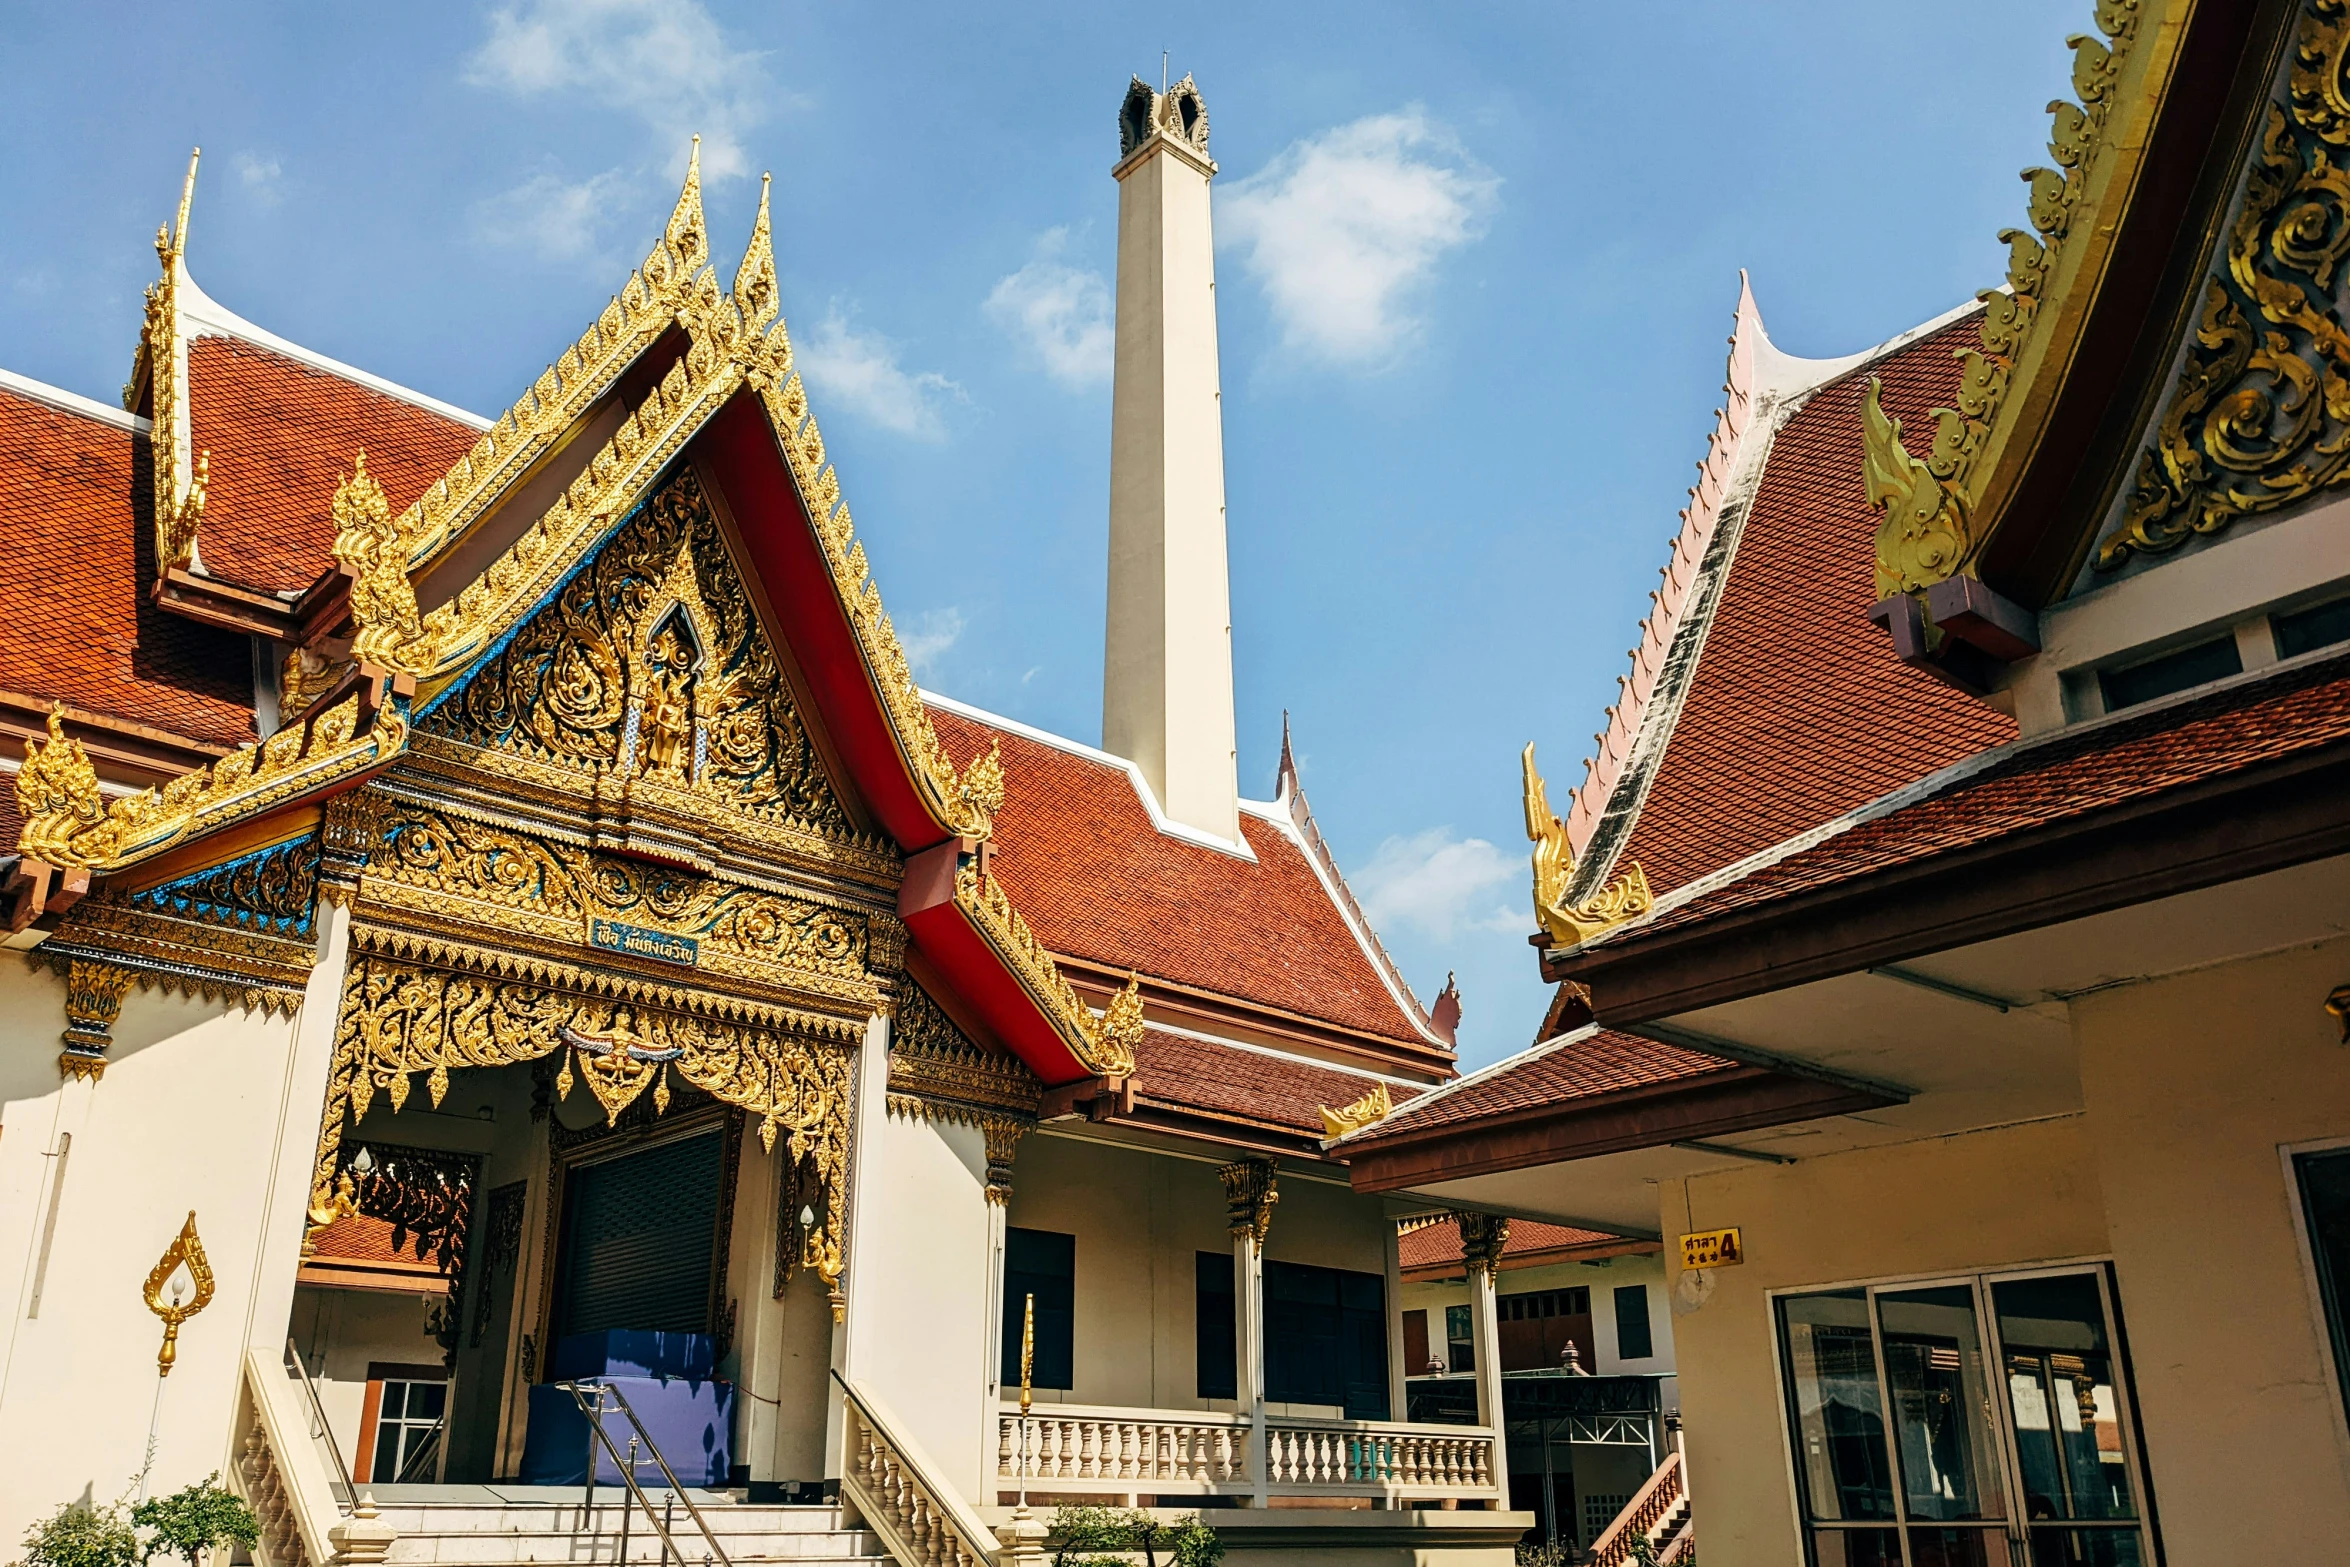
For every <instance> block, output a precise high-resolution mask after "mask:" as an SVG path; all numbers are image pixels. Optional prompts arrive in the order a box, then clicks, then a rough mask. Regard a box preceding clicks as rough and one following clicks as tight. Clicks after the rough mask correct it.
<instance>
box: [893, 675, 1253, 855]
mask: <svg viewBox="0 0 2350 1567" xmlns="http://www.w3.org/2000/svg"><path fill="white" fill-rule="evenodd" d="M917 694H918V695H920V697H921V698H922V700H923V701H925V702H927V703H930V704H932V705H933V706H937V707H943V708H945V709H946V710H947V711H948V712H950V713H954V714H958V715H960V716H961V717H964V718H968V719H970V720H971V721H972V722H973V723H975V724H985V725H987V726H988V727H989V728H990V729H1000V730H1002V731H1003V732H1004V733H1006V734H1014V735H1018V736H1020V738H1022V739H1023V740H1033V741H1035V742H1036V743H1037V744H1038V745H1049V746H1051V747H1052V748H1053V749H1054V750H1056V751H1060V752H1062V753H1064V754H1066V755H1069V756H1074V757H1077V758H1078V759H1080V760H1081V761H1087V762H1091V763H1093V764H1094V765H1096V766H1098V767H1106V768H1110V769H1112V770H1114V771H1117V772H1122V773H1124V774H1125V775H1126V778H1127V781H1128V782H1129V783H1131V784H1132V785H1133V786H1134V794H1135V798H1136V799H1138V800H1140V801H1141V802H1142V807H1143V809H1144V810H1145V811H1147V812H1148V813H1149V814H1150V819H1151V825H1152V826H1153V827H1155V828H1157V829H1158V831H1159V835H1160V836H1161V837H1165V838H1173V839H1176V840H1177V841H1179V842H1182V843H1188V844H1191V845H1192V846H1193V847H1195V848H1201V849H1213V850H1215V851H1216V852H1217V853H1218V854H1229V855H1231V856H1232V857H1233V858H1235V859H1241V860H1254V859H1255V858H1256V857H1257V855H1256V851H1255V850H1254V849H1252V848H1250V847H1249V846H1248V839H1247V838H1246V837H1243V838H1242V839H1241V841H1240V842H1238V843H1228V842H1226V841H1225V840H1224V839H1222V838H1219V837H1217V836H1216V835H1215V834H1214V833H1209V832H1202V831H1200V830H1199V829H1198V828H1196V827H1192V826H1189V825H1187V824H1185V823H1183V822H1179V821H1177V820H1175V818H1173V817H1172V816H1169V815H1168V814H1167V813H1166V812H1165V811H1164V810H1162V809H1160V807H1159V799H1158V796H1157V795H1155V794H1153V793H1152V792H1151V786H1150V780H1149V779H1147V778H1145V777H1144V776H1143V774H1142V769H1141V768H1140V767H1138V766H1136V765H1135V764H1134V763H1133V762H1131V761H1129V760H1128V759H1127V758H1125V757H1123V756H1118V755H1114V754H1113V753H1111V752H1108V751H1105V750H1103V749H1102V748H1101V747H1099V746H1093V745H1087V744H1086V743H1085V742H1084V741H1082V740H1072V739H1070V738H1069V737H1068V736H1067V735H1057V734H1054V733H1053V732H1052V731H1051V730H1049V729H1039V728H1037V727H1036V726H1035V725H1034V724H1024V723H1022V722H1020V720H1018V719H1017V718H1006V717H1005V716H1004V715H1003V714H1001V713H993V712H990V711H988V710H987V709H986V708H984V707H974V706H973V705H972V704H971V703H969V702H963V701H958V700H956V699H955V698H954V697H951V696H946V695H943V694H941V693H939V692H936V691H932V690H930V689H928V688H927V687H925V688H923V689H922V690H921V691H920V692H918V693H917ZM1240 808H1241V809H1242V810H1243V811H1245V812H1247V813H1248V814H1250V815H1252V816H1257V817H1261V818H1263V819H1264V820H1267V821H1276V820H1278V819H1279V815H1280V813H1281V811H1282V807H1281V806H1280V805H1279V804H1278V803H1277V802H1273V801H1265V800H1243V801H1241V802H1240Z"/></svg>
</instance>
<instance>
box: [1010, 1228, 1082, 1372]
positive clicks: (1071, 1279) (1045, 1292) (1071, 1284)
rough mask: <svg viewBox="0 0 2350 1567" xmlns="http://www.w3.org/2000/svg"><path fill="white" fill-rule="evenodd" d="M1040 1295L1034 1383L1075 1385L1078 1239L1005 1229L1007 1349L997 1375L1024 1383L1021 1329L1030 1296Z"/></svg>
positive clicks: (1037, 1313)
mask: <svg viewBox="0 0 2350 1567" xmlns="http://www.w3.org/2000/svg"><path fill="white" fill-rule="evenodd" d="M1031 1295H1033V1296H1035V1297H1036V1353H1035V1356H1034V1360H1033V1362H1032V1375H1031V1376H1030V1378H1029V1380H1030V1383H1031V1385H1033V1386H1036V1387H1050V1388H1060V1389H1063V1390H1067V1389H1069V1388H1072V1387H1075V1386H1076V1385H1077V1377H1076V1360H1077V1354H1076V1348H1077V1237H1076V1236H1074V1235H1062V1234H1058V1233H1056V1232H1054V1231H1051V1230H1017V1229H1007V1230H1005V1231H1004V1353H1003V1364H1002V1365H1001V1367H999V1368H998V1374H999V1375H1000V1376H1001V1377H1002V1378H1003V1385H1004V1386H1005V1387H1010V1388H1016V1387H1018V1386H1019V1385H1020V1332H1021V1323H1022V1319H1023V1316H1024V1314H1025V1312H1026V1310H1027V1306H1028V1297H1029V1296H1031Z"/></svg>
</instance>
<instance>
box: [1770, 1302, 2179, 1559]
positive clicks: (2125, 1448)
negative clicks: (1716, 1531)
mask: <svg viewBox="0 0 2350 1567" xmlns="http://www.w3.org/2000/svg"><path fill="white" fill-rule="evenodd" d="M2082 1277H2089V1278H2094V1279H2095V1280H2096V1281H2097V1297H2098V1305H2099V1308H2100V1309H2101V1311H2102V1312H2103V1314H2104V1319H2105V1322H2104V1326H2105V1341H2106V1343H2107V1344H2108V1345H2109V1346H2111V1354H2112V1359H2113V1376H2114V1394H2115V1405H2116V1414H2117V1415H2118V1417H2119V1423H2120V1426H2121V1442H2122V1458H2123V1461H2124V1463H2125V1464H2126V1465H2127V1466H2128V1474H2129V1481H2130V1495H2131V1499H2132V1501H2133V1503H2134V1504H2135V1506H2136V1508H2137V1518H2136V1520H2135V1524H2134V1528H2133V1526H2131V1525H2123V1524H2118V1523H2115V1524H2091V1525H2088V1527H2090V1528H2094V1529H2097V1530H2098V1531H2099V1532H2110V1533H2116V1534H2119V1533H2125V1532H2135V1533H2136V1534H2137V1536H2138V1543H2139V1551H2140V1555H2141V1560H2142V1561H2143V1562H2144V1563H2145V1564H2146V1567H2158V1564H2160V1563H2161V1562H2162V1560H2163V1556H2162V1544H2161V1539H2160V1536H2159V1535H2158V1533H2157V1532H2156V1527H2155V1511H2154V1499H2153V1496H2152V1494H2151V1492H2150V1491H2149V1489H2148V1486H2147V1481H2146V1465H2145V1462H2144V1448H2143V1445H2142V1442H2141V1438H2140V1435H2139V1431H2138V1401H2137V1393H2136V1389H2135V1386H2134V1383H2135V1380H2136V1379H2135V1378H2134V1377H2133V1376H2132V1374H2131V1371H2130V1363H2129V1347H2128V1344H2127V1342H2126V1341H2125V1340H2124V1339H2123V1337H2122V1331H2121V1312H2120V1308H2119V1305H2118V1295H2119V1291H2118V1289H2117V1287H2116V1283H2115V1279H2114V1275H2113V1264H2112V1262H2111V1261H2110V1260H2108V1259H2102V1258H2099V1259H2090V1260H2086V1261H2081V1262H2066V1263H2050V1264H2046V1265H2043V1266H2039V1267H2029V1268H2000V1269H1987V1270H1984V1271H1982V1272H1976V1273H1957V1274H1923V1275H1918V1276H1916V1277H1911V1278H1898V1279H1872V1280H1868V1281H1864V1282H1851V1283H1840V1284H1816V1285H1806V1286H1802V1287H1791V1288H1783V1289H1775V1290H1771V1291H1769V1292H1768V1293H1767V1294H1766V1295H1765V1297H1764V1298H1765V1300H1766V1301H1767V1302H1768V1304H1769V1307H1770V1314H1771V1368H1772V1373H1773V1380H1774V1382H1775V1383H1776V1384H1777V1386H1778V1389H1779V1430H1780V1440H1781V1442H1782V1443H1783V1444H1784V1445H1785V1447H1786V1453H1787V1471H1786V1472H1787V1478H1788V1484H1789V1493H1788V1496H1789V1500H1790V1501H1791V1502H1792V1503H1793V1504H1794V1510H1795V1525H1796V1531H1797V1533H1798V1535H1799V1536H1800V1537H1801V1539H1802V1542H1803V1552H1804V1560H1805V1562H1806V1563H1807V1564H1811V1567H1817V1563H1818V1559H1819V1558H1818V1555H1817V1552H1816V1551H1815V1549H1814V1547H1813V1543H1812V1541H1813V1536H1814V1535H1815V1534H1820V1533H1834V1534H1846V1533H1850V1534H1866V1533H1871V1532H1875V1533H1880V1534H1881V1533H1882V1532H1883V1531H1885V1530H1887V1529H1891V1530H1892V1531H1893V1534H1894V1539H1895V1541H1896V1542H1897V1543H1898V1544H1899V1546H1900V1548H1901V1556H1900V1561H1901V1563H1902V1567H1914V1559H1913V1555H1912V1549H1911V1544H1910V1531H1911V1530H1912V1529H1913V1528H1925V1529H1932V1528H1948V1529H1971V1530H1974V1531H1977V1532H1979V1533H1982V1534H1985V1535H1996V1536H1999V1537H2000V1538H2001V1539H2003V1540H2004V1541H2005V1542H2006V1545H2007V1550H2008V1556H2009V1561H2010V1563H2011V1564H2012V1567H2029V1563H2030V1561H2031V1522H2030V1520H2028V1519H2026V1518H2024V1517H2022V1516H2021V1510H2022V1509H2021V1501H2022V1498H2023V1495H2024V1484H2023V1471H2022V1444H2021V1442H2020V1441H2019V1440H2018V1437H2017V1434H2016V1426H2015V1409H2014V1400H2013V1396H2012V1394H2011V1393H2010V1392H2009V1390H2008V1385H2007V1355H2008V1351H2007V1343H2006V1340H2005V1339H2004V1338H2003V1337H2002V1336H2001V1335H2000V1333H1999V1322H1998V1312H1997V1310H1996V1308H1995V1306H1994V1305H1993V1302H1992V1296H1991V1290H1992V1286H1994V1285H1998V1284H2007V1283H2013V1282H2016V1281H2019V1280H2027V1279H2048V1278H2082ZM1959 1288H1963V1289H1965V1290H1967V1291H1968V1292H1969V1294H1970V1295H1971V1296H1972V1298H1973V1301H1974V1308H1975V1331H1976V1335H1977V1342H1978V1343H1979V1344H1981V1345H1982V1346H1983V1352H1984V1358H1985V1365H1984V1375H1985V1377H1986V1378H1987V1379H1988V1380H1989V1381H1990V1383H1991V1385H1992V1387H1993V1390H1994V1394H1995V1396H1994V1397H1992V1399H1991V1401H1990V1404H1991V1408H1990V1412H1989V1413H1990V1419H1991V1422H1992V1435H1993V1438H1994V1442H1995V1445H1996V1447H1997V1449H1998V1454H1999V1483H2000V1487H2001V1490H2002V1492H2003V1493H2004V1496H2003V1500H2004V1502H2005V1510H2006V1513H2007V1516H2006V1518H2005V1519H2004V1520H2003V1521H1991V1520H1986V1521H1984V1522H1980V1523H1951V1522H1948V1521H1946V1520H1941V1519H1923V1520H1913V1519H1912V1518H1911V1517H1910V1515H1909V1487H1908V1483H1907V1480H1906V1477H1905V1475H1904V1472H1903V1469H1902V1458H1901V1449H1900V1444H1899V1441H1898V1439H1897V1436H1896V1432H1897V1430H1898V1424H1899V1422H1898V1421H1897V1420H1896V1419H1895V1417H1894V1408H1895V1405H1894V1401H1893V1381H1892V1377H1891V1375H1890V1373H1889V1370H1888V1367H1887V1365H1886V1361H1885V1330H1884V1319H1883V1317H1882V1315H1881V1314H1880V1312H1879V1310H1878V1306H1877V1301H1878V1297H1880V1296H1882V1295H1900V1294H1906V1293H1909V1292H1911V1291H1914V1290H1925V1289H1959ZM1854 1290H1858V1291H1860V1292H1861V1294H1862V1297H1863V1302H1864V1304H1865V1306H1866V1308H1867V1316H1868V1327H1869V1344H1870V1349H1871V1353H1872V1356H1873V1358H1874V1360H1875V1363H1876V1371H1877V1396H1878V1400H1879V1404H1880V1407H1881V1408H1882V1409H1883V1411H1884V1417H1883V1421H1882V1432H1881V1439H1882V1441H1883V1443H1884V1461H1885V1472H1886V1474H1887V1476H1888V1477H1889V1479H1890V1482H1891V1487H1892V1503H1893V1517H1892V1518H1891V1519H1889V1520H1888V1519H1872V1520H1868V1521H1866V1522H1862V1521H1851V1522H1846V1521H1842V1520H1826V1521H1822V1520H1815V1519H1813V1518H1812V1517H1811V1516H1810V1510H1809V1508H1808V1507H1807V1505H1806V1503H1805V1499H1804V1490H1803V1482H1802V1479H1801V1476H1800V1473H1799V1463H1800V1456H1801V1455H1800V1454H1798V1453H1797V1452H1796V1449H1795V1422H1796V1417H1797V1414H1798V1411H1797V1408H1796V1402H1795V1384H1794V1381H1793V1378H1792V1377H1791V1376H1790V1374H1789V1367H1788V1360H1787V1354H1788V1348H1787V1340H1786V1330H1785V1326H1784V1319H1783V1318H1782V1316H1781V1314H1780V1302H1781V1301H1784V1300H1788V1299H1794V1298H1800V1297H1802V1296H1807V1295H1825V1294H1835V1293H1850V1292H1851V1291H1854Z"/></svg>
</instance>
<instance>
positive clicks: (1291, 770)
mask: <svg viewBox="0 0 2350 1567" xmlns="http://www.w3.org/2000/svg"><path fill="white" fill-rule="evenodd" d="M1273 792H1274V794H1276V795H1282V796H1284V797H1286V796H1288V795H1294V794H1296V793H1297V755H1296V753H1295V752H1293V751H1291V750H1290V748H1289V709H1288V708H1286V707H1285V708H1283V709H1282V710H1281V765H1280V766H1279V767H1278V768H1276V769H1275V770H1274V773H1273Z"/></svg>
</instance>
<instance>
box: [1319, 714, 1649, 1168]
mask: <svg viewBox="0 0 2350 1567" xmlns="http://www.w3.org/2000/svg"><path fill="white" fill-rule="evenodd" d="M1519 760H1520V762H1521V763H1522V764H1523V770H1524V774H1525V778H1524V792H1525V806H1526V837H1527V839H1528V841H1530V842H1531V843H1532V844H1533V845H1534V857H1533V867H1534V919H1535V923H1536V924H1538V925H1539V926H1540V927H1541V929H1542V934H1543V935H1544V936H1546V937H1547V938H1549V940H1550V942H1551V943H1552V945H1554V946H1559V947H1573V946H1577V945H1580V944H1581V943H1583V942H1586V941H1589V940H1590V939H1591V938H1592V937H1594V936H1597V935H1600V934H1601V933H1603V932H1605V931H1610V930H1613V929H1615V927H1617V926H1618V925H1621V924H1624V923H1626V922H1627V921H1629V920H1634V919H1637V918H1639V917H1640V916H1641V915H1643V914H1646V913H1647V912H1648V911H1649V910H1650V909H1652V908H1654V907H1655V906H1656V899H1655V898H1654V897H1653V896H1652V895H1651V894H1650V892H1649V890H1648V873H1647V872H1646V871H1644V870H1642V869H1641V867H1640V863H1639V861H1637V860H1635V861H1633V862H1632V863H1631V864H1630V865H1628V866H1626V867H1625V868H1624V870H1623V872H1622V873H1621V874H1620V875H1618V876H1616V877H1614V878H1613V879H1612V880H1610V881H1609V882H1607V884H1606V885H1604V886H1602V887H1600V888H1598V889H1597V890H1595V891H1593V892H1592V893H1591V894H1589V895H1588V896H1586V897H1583V898H1576V897H1575V896H1574V893H1573V888H1574V884H1575V849H1574V845H1573V844H1572V843H1571V842H1570V841H1569V837H1568V833H1567V824H1566V823H1565V822H1562V821H1560V820H1559V819H1558V818H1557V817H1556V816H1553V815H1552V814H1551V812H1550V796H1549V791H1548V789H1547V787H1546V786H1545V785H1544V783H1543V781H1542V774H1541V773H1540V772H1539V771H1538V770H1537V769H1536V768H1535V766H1534V747H1533V745H1532V743H1531V742H1529V743H1528V745H1527V746H1526V750H1525V754H1524V755H1523V756H1521V757H1520V758H1519ZM1324 1114H1325V1115H1327V1114H1328V1112H1327V1111H1325V1112H1324ZM1331 1135H1332V1136H1336V1135H1338V1134H1337V1133H1335V1132H1334V1133H1332V1134H1331Z"/></svg>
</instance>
